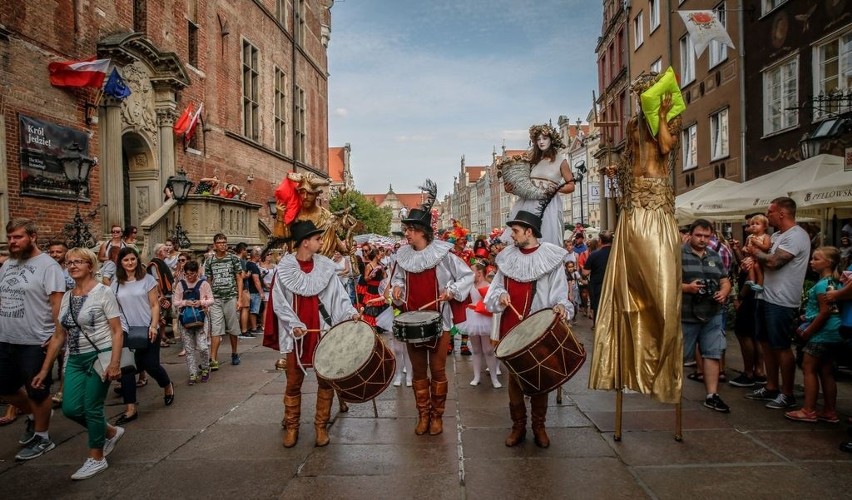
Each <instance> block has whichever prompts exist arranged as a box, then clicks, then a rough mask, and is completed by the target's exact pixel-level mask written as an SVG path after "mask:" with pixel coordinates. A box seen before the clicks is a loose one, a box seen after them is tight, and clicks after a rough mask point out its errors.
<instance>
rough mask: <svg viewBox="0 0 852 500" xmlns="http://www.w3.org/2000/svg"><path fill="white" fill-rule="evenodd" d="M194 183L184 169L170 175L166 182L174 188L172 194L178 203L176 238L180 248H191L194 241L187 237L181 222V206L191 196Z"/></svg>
mask: <svg viewBox="0 0 852 500" xmlns="http://www.w3.org/2000/svg"><path fill="white" fill-rule="evenodd" d="M194 185H195V183H194V182H192V181H190V180H189V177H187V176H186V172H184V171H183V170H181V171H180V172H178V173H177V175H173V176H171V177H169V180H168V181H167V182H166V186H168V188H169V189H171V190H172V194H173V195H174V197H175V201H176V202H177V204H178V210H177V214H178V219H177V224H176V225H175V240H177V244H178V246H180V248H189V247H190V246H192V241H190V240H189V237H187V235H186V232H185V231H184V230H183V226H182V225H181V223H180V206H181V205H183V203H184V202H185V201H186V198H187V197H188V196H189V193H190V192H191V191H192V187H193V186H194Z"/></svg>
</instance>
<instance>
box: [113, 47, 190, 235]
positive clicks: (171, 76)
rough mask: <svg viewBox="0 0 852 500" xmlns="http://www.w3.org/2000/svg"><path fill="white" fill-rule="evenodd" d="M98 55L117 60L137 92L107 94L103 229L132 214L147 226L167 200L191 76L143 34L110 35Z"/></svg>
mask: <svg viewBox="0 0 852 500" xmlns="http://www.w3.org/2000/svg"><path fill="white" fill-rule="evenodd" d="M98 56H99V57H104V58H110V59H112V61H113V63H114V64H115V65H116V66H118V67H119V71H120V72H121V74H122V76H123V78H124V79H125V82H126V83H127V86H128V88H130V91H131V95H130V96H129V97H128V98H127V99H125V100H124V101H118V100H115V99H112V98H108V97H106V98H104V99H103V102H102V103H101V107H100V112H99V125H100V144H101V158H100V164H99V169H100V176H101V204H102V207H103V208H102V209H103V212H102V213H103V217H102V225H103V231H106V230H107V229H108V226H109V225H110V224H113V223H118V224H122V225H124V223H125V220H128V219H129V221H130V223H131V224H133V225H136V226H141V224H142V222H143V221H144V220H145V219H146V218H147V217H148V216H149V215H150V214H151V213H152V212H153V211H155V210H156V209H157V208H158V207H159V206H160V205H162V197H161V195H162V189H163V186H164V185H165V179H167V178H168V177H169V176H171V175H174V173H175V149H174V134H173V133H172V124H173V123H174V120H175V117H176V112H175V110H176V107H177V103H176V93H177V92H178V91H179V90H181V89H183V88H185V87H186V86H188V85H189V84H190V81H189V77H188V76H187V73H186V70H185V68H184V67H183V64H182V63H181V62H180V59H179V58H178V57H177V55H176V54H174V53H171V52H163V51H161V50H159V49H158V48H157V47H155V46H154V45H153V44H152V43H151V42H150V40H148V39H146V38H145V37H144V35H143V34H141V33H117V34H114V35H110V36H108V37H105V38H104V39H102V40H101V41H100V42H99V43H98ZM125 197H129V198H130V199H129V200H126V199H125ZM126 207H128V208H129V210H130V213H129V214H127V215H129V217H126V214H125V208H126Z"/></svg>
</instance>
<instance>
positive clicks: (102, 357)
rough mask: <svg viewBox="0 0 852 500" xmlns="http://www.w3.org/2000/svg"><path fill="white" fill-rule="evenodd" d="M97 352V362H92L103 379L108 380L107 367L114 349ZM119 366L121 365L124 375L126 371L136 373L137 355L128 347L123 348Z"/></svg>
mask: <svg viewBox="0 0 852 500" xmlns="http://www.w3.org/2000/svg"><path fill="white" fill-rule="evenodd" d="M97 352H98V357H97V359H95V362H94V363H92V368H93V369H94V370H95V373H97V374H98V376H99V377H101V380H103V381H106V368H107V367H108V366H109V364H110V362H111V361H112V351H97ZM119 366H120V367H121V374H122V375H124V374H126V373H136V357H135V356H134V354H133V352H131V351H130V349H128V348H127V347H122V348H121V362H120V363H119Z"/></svg>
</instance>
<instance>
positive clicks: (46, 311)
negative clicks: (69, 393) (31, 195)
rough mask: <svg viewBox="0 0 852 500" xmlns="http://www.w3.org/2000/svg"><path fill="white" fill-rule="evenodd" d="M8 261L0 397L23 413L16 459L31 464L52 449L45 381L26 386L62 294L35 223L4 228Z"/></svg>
mask: <svg viewBox="0 0 852 500" xmlns="http://www.w3.org/2000/svg"><path fill="white" fill-rule="evenodd" d="M6 234H7V238H8V244H9V260H7V261H6V263H5V264H4V265H3V267H2V268H0V398H2V399H5V400H6V401H9V402H10V403H11V404H13V405H14V406H15V407H17V408H20V409H21V410H22V411H23V412H24V413H25V414H26V415H27V418H26V430H25V431H24V434H23V435H22V436H21V438H20V440H19V441H18V442H19V443H20V444H22V445H24V448H23V449H21V451H20V452H18V454H17V455H15V459H16V460H31V459H33V458H37V457H40V456H41V455H43V454H44V453H46V452H48V451H50V450H52V449H53V448H54V447H56V445H55V444H54V443H53V441H51V440H50V436H49V435H48V426H49V425H50V409H51V403H52V401H51V399H50V383H51V379H50V376H49V375H48V377H47V379H46V380H44V382H43V385H42V386H41V387H40V388H38V389H36V388H35V387H33V386H32V380H33V377H35V376H36V374H38V373H39V371H41V366H42V364H43V363H44V357H45V351H44V347H45V345H46V344H47V342H48V341H49V340H50V338H51V336H52V335H53V333H54V331H55V330H56V329H57V328H58V325H59V321H58V314H59V303H60V301H61V300H62V294H63V293H65V279H64V277H63V275H62V268H61V267H59V264H57V263H56V261H55V260H53V259H52V258H50V256H49V255H47V254H45V253H42V251H41V250H39V249H38V246H37V239H38V234H37V229H36V225H35V222H33V221H31V220H28V219H14V220H11V221H9V223H8V224H6Z"/></svg>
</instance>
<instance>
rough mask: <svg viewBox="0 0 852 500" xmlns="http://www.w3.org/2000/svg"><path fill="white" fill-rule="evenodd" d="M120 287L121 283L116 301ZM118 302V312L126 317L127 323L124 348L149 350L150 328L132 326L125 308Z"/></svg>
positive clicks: (119, 284)
mask: <svg viewBox="0 0 852 500" xmlns="http://www.w3.org/2000/svg"><path fill="white" fill-rule="evenodd" d="M120 286H121V283H119V282H116V285H115V290H116V293H115V295H116V299H118V288H119V287H120ZM116 302H118V310H119V311H121V315H122V316H124V322H125V323H127V331H126V332H124V347H126V348H128V349H147V348H148V329H149V328H148V327H147V326H130V322H129V321H127V316H126V315H125V314H124V308H122V307H121V302H120V301H118V300H116Z"/></svg>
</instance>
